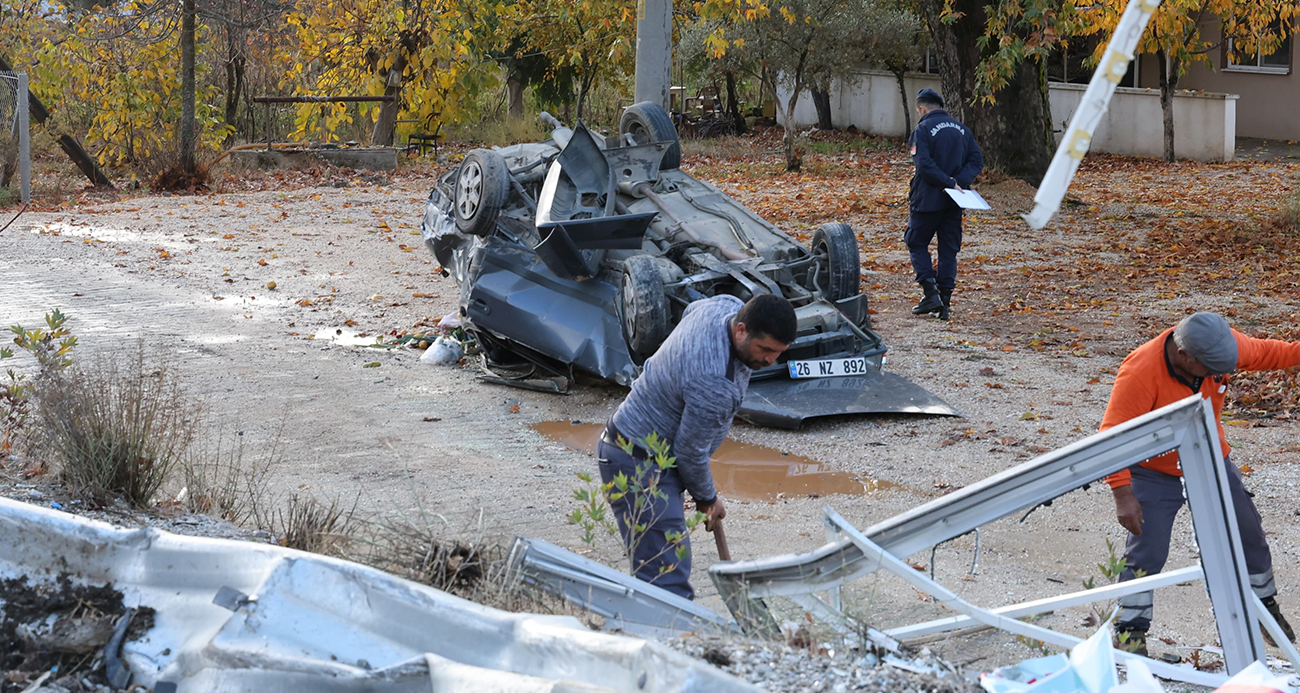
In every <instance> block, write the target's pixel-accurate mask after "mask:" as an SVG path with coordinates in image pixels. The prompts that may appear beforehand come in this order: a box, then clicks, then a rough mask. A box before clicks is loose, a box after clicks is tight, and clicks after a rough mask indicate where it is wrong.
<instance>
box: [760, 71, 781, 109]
mask: <svg viewBox="0 0 1300 693" xmlns="http://www.w3.org/2000/svg"><path fill="white" fill-rule="evenodd" d="M768 101H779V100H778V99H777V98H776V77H775V75H773V74H772V66H771V65H768V64H766V63H764V64H763V74H762V77H761V78H760V79H759V88H758V106H759V108H765V107H766V106H765V104H767V102H768ZM777 105H778V107H779V106H780V104H779V103H778V104H777Z"/></svg>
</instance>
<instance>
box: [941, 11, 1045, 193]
mask: <svg viewBox="0 0 1300 693" xmlns="http://www.w3.org/2000/svg"><path fill="white" fill-rule="evenodd" d="M918 4H919V5H920V9H921V14H922V16H923V17H924V18H925V23H926V26H927V27H928V28H929V30H930V36H931V38H932V39H933V47H934V52H935V54H936V55H937V56H938V58H939V67H940V77H941V80H942V86H943V96H944V101H945V103H946V104H947V111H948V112H949V114H951V115H952V116H953V117H954V118H956V119H958V120H960V121H962V122H963V123H965V124H966V125H967V126H968V127H969V128H970V129H971V132H972V133H973V134H974V135H975V139H976V141H977V142H978V143H979V146H980V149H981V150H983V152H984V159H985V161H986V162H987V163H988V166H989V167H990V168H995V169H998V170H1000V171H1002V172H1003V173H1006V174H1008V175H1011V176H1015V177H1017V178H1020V179H1022V180H1025V181H1027V182H1029V183H1031V184H1033V185H1037V184H1038V183H1039V182H1040V181H1041V180H1042V178H1043V175H1044V174H1046V173H1047V166H1048V164H1049V163H1051V160H1052V147H1051V138H1050V137H1049V136H1046V135H1044V134H1042V133H1050V132H1051V118H1052V115H1051V112H1050V111H1049V110H1048V109H1047V108H1046V107H1045V106H1044V104H1045V101H1044V99H1043V98H1042V93H1041V87H1040V79H1039V72H1038V66H1037V65H1036V64H1035V63H1033V62H1027V61H1026V62H1021V63H1020V64H1019V65H1018V66H1017V67H1016V70H1015V72H1014V74H1012V75H1011V77H1010V79H1008V84H1007V86H1006V88H1004V89H1003V90H1002V91H999V92H998V93H997V94H996V97H997V100H996V101H995V102H994V103H992V104H983V103H975V99H974V96H975V77H976V70H977V68H978V67H979V64H980V61H981V60H982V59H983V57H984V53H983V51H982V50H981V49H980V46H979V40H980V37H981V36H983V34H984V27H985V23H986V21H987V18H986V15H985V13H984V7H985V4H986V3H985V0H955V1H954V2H953V3H952V8H951V10H952V12H953V13H954V14H955V15H956V16H957V17H959V19H957V21H955V22H951V23H948V22H945V21H943V19H942V17H941V13H942V12H943V10H944V5H945V0H919V1H918ZM1026 133H1038V134H1037V135H1036V136H1033V137H1026V136H1025V135H1026Z"/></svg>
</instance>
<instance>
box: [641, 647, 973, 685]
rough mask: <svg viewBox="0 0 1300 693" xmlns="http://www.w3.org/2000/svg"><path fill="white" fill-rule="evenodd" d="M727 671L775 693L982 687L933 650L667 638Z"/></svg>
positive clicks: (687, 652)
mask: <svg viewBox="0 0 1300 693" xmlns="http://www.w3.org/2000/svg"><path fill="white" fill-rule="evenodd" d="M667 644H668V645H669V646H670V647H673V648H675V649H677V650H679V651H681V652H684V653H686V654H688V655H691V656H692V657H698V658H700V659H703V660H705V661H707V662H709V663H711V664H713V665H715V666H718V667H721V668H722V669H723V670H725V671H726V672H727V673H730V674H734V675H736V676H738V677H740V678H742V679H745V680H746V681H749V682H750V683H753V684H757V685H759V686H762V687H763V688H765V689H766V690H769V691H772V692H773V693H803V692H804V691H827V692H828V693H843V692H844V691H870V692H873V693H967V692H974V691H979V690H981V689H980V687H979V684H978V683H977V681H978V677H977V676H976V675H974V674H967V673H964V672H961V671H959V670H957V669H956V668H955V667H953V666H952V665H951V664H949V663H947V662H945V661H943V660H941V659H939V658H938V657H936V656H935V655H934V653H932V652H931V651H930V650H928V649H924V650H921V651H920V652H918V653H916V654H915V655H914V656H911V657H908V658H906V659H904V658H899V657H896V656H894V655H886V659H885V660H884V661H882V660H881V658H880V657H878V656H877V655H875V654H871V653H866V654H863V653H860V652H858V651H857V650H852V649H846V650H841V651H835V650H826V649H824V648H821V649H820V650H817V651H814V650H812V649H810V648H808V647H798V648H796V647H791V646H789V645H774V644H771V643H765V642H754V641H725V640H712V639H707V638H700V637H698V636H691V637H684V638H677V639H674V640H669V641H667Z"/></svg>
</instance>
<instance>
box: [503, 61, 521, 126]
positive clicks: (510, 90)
mask: <svg viewBox="0 0 1300 693" xmlns="http://www.w3.org/2000/svg"><path fill="white" fill-rule="evenodd" d="M506 102H507V104H508V105H507V106H506V117H508V118H509V119H510V120H519V119H520V118H523V117H524V81H523V79H521V78H520V77H519V75H517V74H515V73H513V72H512V73H510V75H509V76H508V77H507V78H506Z"/></svg>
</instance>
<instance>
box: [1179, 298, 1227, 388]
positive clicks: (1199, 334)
mask: <svg viewBox="0 0 1300 693" xmlns="http://www.w3.org/2000/svg"><path fill="white" fill-rule="evenodd" d="M1174 339H1175V340H1176V341H1177V343H1178V345H1179V346H1181V347H1182V348H1183V350H1184V351H1186V352H1187V353H1189V354H1191V355H1192V358H1195V359H1196V360H1197V361H1200V362H1201V365H1202V366H1205V367H1206V368H1208V369H1210V370H1211V371H1213V372H1214V373H1216V374H1219V375H1222V374H1224V373H1231V372H1233V371H1234V370H1236V369H1237V338H1236V337H1235V336H1234V335H1233V334H1232V328H1230V327H1228V321H1227V320H1224V319H1223V318H1222V317H1219V316H1218V315H1215V314H1214V313H1193V314H1191V315H1189V316H1187V317H1185V318H1183V320H1182V322H1179V323H1178V327H1175V328H1174Z"/></svg>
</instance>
